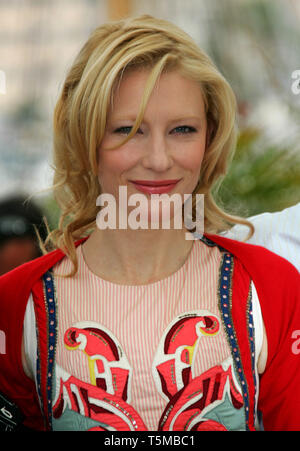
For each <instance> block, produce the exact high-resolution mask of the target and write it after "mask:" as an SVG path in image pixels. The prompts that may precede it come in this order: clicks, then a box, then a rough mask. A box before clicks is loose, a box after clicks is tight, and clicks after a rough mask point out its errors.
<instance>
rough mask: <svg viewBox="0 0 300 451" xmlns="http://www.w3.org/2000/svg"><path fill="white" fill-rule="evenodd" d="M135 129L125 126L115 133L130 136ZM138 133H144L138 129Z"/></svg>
mask: <svg viewBox="0 0 300 451" xmlns="http://www.w3.org/2000/svg"><path fill="white" fill-rule="evenodd" d="M132 128H133V127H131V126H124V127H119V128H117V129H116V130H115V131H114V133H119V134H121V135H129V133H130V132H131V130H132ZM136 133H142V131H141V129H138V130H137V132H136Z"/></svg>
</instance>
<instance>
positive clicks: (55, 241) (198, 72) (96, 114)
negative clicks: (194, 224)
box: [40, 15, 253, 277]
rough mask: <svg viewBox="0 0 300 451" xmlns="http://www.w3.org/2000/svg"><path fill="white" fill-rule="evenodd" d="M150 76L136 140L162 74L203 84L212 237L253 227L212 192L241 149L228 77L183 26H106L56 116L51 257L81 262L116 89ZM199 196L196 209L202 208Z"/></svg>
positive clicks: (201, 186)
mask: <svg viewBox="0 0 300 451" xmlns="http://www.w3.org/2000/svg"><path fill="white" fill-rule="evenodd" d="M141 68H142V69H149V72H150V75H149V78H148V81H147V83H146V87H145V91H144V96H143V99H142V102H141V105H140V111H139V114H138V117H137V119H136V123H135V125H134V127H133V129H132V131H131V133H130V134H129V135H128V136H127V137H126V139H125V140H124V141H123V142H122V143H121V144H120V145H122V144H123V143H124V142H126V141H127V140H129V139H131V137H132V136H133V135H134V134H135V133H136V131H137V130H138V128H139V125H140V123H141V121H142V118H143V114H144V111H145V108H146V105H147V101H148V99H149V97H150V95H151V92H152V89H153V88H154V86H155V83H156V82H157V80H158V78H159V76H160V75H161V73H162V72H166V71H171V70H172V71H173V70H176V71H178V72H180V74H181V75H183V76H185V77H187V78H188V79H191V80H194V81H197V82H198V83H199V86H200V88H201V90H202V93H203V98H204V103H205V108H206V117H207V125H208V130H209V139H208V142H207V147H206V151H205V155H204V159H203V163H202V167H201V174H200V178H199V181H198V184H197V186H196V188H195V190H194V192H193V194H196V193H202V194H204V195H205V203H204V205H205V211H204V227H205V232H208V233H219V232H221V231H224V230H226V229H228V228H229V227H231V226H232V225H233V224H236V223H240V224H245V225H247V226H248V227H249V229H250V234H251V233H253V226H252V224H251V223H249V222H248V221H247V220H245V219H242V218H239V217H237V216H232V215H230V214H227V213H226V212H225V211H223V210H222V209H221V208H220V207H219V206H218V205H217V204H216V202H215V200H214V196H213V194H212V192H213V189H215V188H216V186H217V184H219V183H220V181H221V180H222V177H224V176H225V174H226V172H227V167H228V164H229V163H230V161H231V158H232V155H233V152H234V149H235V146H236V137H237V129H236V99H235V95H234V93H233V91H232V89H231V87H230V85H229V84H228V82H227V81H226V80H225V78H224V77H223V75H222V74H221V73H220V72H219V71H218V70H217V68H216V67H215V65H214V64H213V62H212V61H211V59H210V58H209V57H208V56H207V55H206V54H205V53H204V52H203V51H202V50H201V49H200V48H199V47H198V46H197V45H196V43H195V42H194V41H193V40H192V38H191V37H190V36H189V35H188V34H186V33H185V32H184V31H183V30H181V29H180V28H178V27H177V26H176V25H174V24H172V23H170V22H168V21H165V20H161V19H157V18H154V17H152V16H149V15H143V16H140V17H136V18H129V19H125V20H121V21H116V22H111V23H107V24H105V25H102V26H100V27H98V28H96V29H95V30H94V31H93V32H92V34H91V35H90V37H89V39H88V41H87V42H86V43H85V44H84V46H83V47H82V49H81V50H80V52H79V54H78V56H77V57H76V58H75V61H74V63H73V65H72V67H71V68H70V70H69V72H68V74H67V76H66V79H65V82H64V85H63V87H62V91H61V94H60V96H59V99H58V101H57V104H56V107H55V110H54V120H53V128H54V138H53V139H54V142H53V168H54V180H53V187H52V190H53V195H54V198H55V200H56V201H57V203H58V205H59V207H60V210H61V215H60V220H59V224H58V227H57V228H56V229H55V230H53V231H51V232H50V230H49V234H48V236H47V238H46V240H45V242H43V243H40V244H41V247H42V250H43V252H44V253H47V252H49V251H50V250H53V249H55V248H60V249H62V250H63V251H64V252H65V253H66V254H67V255H68V256H69V258H70V259H71V261H72V263H73V271H72V272H71V273H70V274H69V275H68V277H71V276H73V275H75V274H76V272H77V269H78V262H77V256H76V250H75V244H74V242H75V241H76V240H78V239H79V238H82V237H84V236H87V235H89V233H90V232H91V231H92V230H93V229H94V228H95V226H96V216H97V213H98V212H99V207H97V206H96V199H97V197H98V196H99V194H101V187H100V185H99V181H98V161H97V149H99V146H100V145H101V141H102V139H103V136H104V132H105V128H106V121H107V116H108V111H109V108H110V105H111V102H112V98H113V94H114V91H115V89H116V88H117V86H118V83H120V81H121V78H122V76H123V75H124V73H125V72H126V73H127V71H129V70H130V71H132V70H138V69H141ZM195 197H196V196H193V204H192V205H193V208H195Z"/></svg>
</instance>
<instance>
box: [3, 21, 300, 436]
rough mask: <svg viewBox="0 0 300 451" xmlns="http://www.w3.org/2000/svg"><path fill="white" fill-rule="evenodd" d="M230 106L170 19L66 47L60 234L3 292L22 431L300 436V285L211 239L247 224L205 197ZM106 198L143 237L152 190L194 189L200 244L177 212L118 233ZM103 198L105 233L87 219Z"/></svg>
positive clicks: (224, 153) (6, 373)
mask: <svg viewBox="0 0 300 451" xmlns="http://www.w3.org/2000/svg"><path fill="white" fill-rule="evenodd" d="M235 107H236V105H235V98H234V95H233V93H232V90H231V88H230V86H229V85H228V83H227V82H226V81H225V79H224V78H223V77H222V75H221V74H220V73H219V72H218V70H217V69H216V68H215V66H214V65H213V63H212V62H211V61H210V59H209V58H208V57H207V56H206V55H205V54H204V53H203V52H202V51H201V50H200V49H199V48H198V47H197V46H196V45H195V43H194V42H193V41H192V40H191V38H190V37H189V36H188V35H186V34H185V33H184V32H183V31H181V30H180V29H178V28H177V27H176V26H174V25H172V24H170V23H168V22H166V21H163V20H157V19H155V18H152V17H150V16H142V17H139V18H135V19H130V20H126V21H121V22H116V23H111V24H107V25H104V26H102V27H99V28H98V29H96V30H95V31H94V33H92V35H91V37H90V38H89V40H88V41H87V43H86V44H85V45H84V47H83V48H82V50H81V51H80V53H79V55H78V57H77V58H76V60H75V62H74V64H73V66H72V67H71V69H70V71H69V73H68V75H67V78H66V81H65V84H64V86H63V89H62V93H61V96H60V98H59V100H58V103H57V106H56V109H55V114H54V167H55V179H54V193H55V196H56V199H57V201H58V203H59V205H60V206H61V210H62V214H61V218H60V223H59V226H58V228H57V230H54V231H53V232H51V233H50V234H49V236H48V239H47V240H46V243H45V245H44V251H45V255H44V256H43V257H41V258H40V259H38V261H37V262H35V263H33V262H31V263H28V264H26V265H23V266H21V267H20V268H18V269H17V270H15V271H13V272H11V273H9V274H8V275H6V276H4V277H3V278H2V279H1V284H0V293H1V320H0V321H1V323H0V329H1V330H3V331H4V332H5V336H6V346H7V352H6V354H4V355H1V378H0V391H2V392H3V393H4V394H5V395H6V396H7V397H8V398H10V399H11V400H12V401H13V402H14V403H15V404H16V405H17V406H18V407H19V408H20V410H21V412H22V413H23V415H24V416H25V420H24V424H25V425H26V426H28V427H31V428H35V429H43V428H45V429H50V430H51V429H53V430H61V429H63V430H65V429H76V430H135V431H140V430H255V429H257V428H258V427H259V425H258V423H259V418H258V410H259V411H261V412H262V416H263V427H264V428H265V429H295V428H297V426H299V425H300V414H299V411H300V409H299V407H300V406H299V403H300V390H299V387H298V385H299V384H298V383H297V380H296V378H297V375H298V374H299V373H298V371H299V369H300V363H299V358H298V357H297V353H296V352H293V349H294V351H295V350H296V346H295V343H293V341H292V334H293V333H294V332H295V331H296V330H297V328H299V318H300V317H299V316H298V315H299V309H300V307H299V306H300V302H297V301H299V275H298V273H297V271H296V270H295V269H294V268H293V267H292V266H291V265H289V264H288V263H287V262H286V261H284V260H283V259H281V258H280V257H277V256H275V255H273V254H272V253H270V252H268V251H266V250H264V249H263V248H259V247H256V246H251V245H248V244H244V243H238V242H235V241H233V240H229V239H226V238H220V237H218V236H216V235H212V234H211V233H216V232H219V231H221V230H224V229H225V228H226V227H228V225H229V224H233V223H238V222H239V223H243V222H245V221H243V220H242V219H238V218H235V217H231V216H229V215H227V214H225V213H224V212H223V211H222V210H221V209H220V208H218V207H217V205H216V204H215V202H214V200H213V197H212V194H211V191H212V188H213V186H215V184H216V183H217V182H218V180H219V179H220V177H221V176H223V175H224V174H225V173H226V168H227V164H228V161H229V160H230V156H231V154H232V150H233V148H234V143H235V133H236V131H235V111H236V109H235ZM120 187H123V188H126V190H127V191H126V192H127V198H126V200H127V199H129V198H130V197H131V196H136V195H137V194H139V195H142V196H143V197H142V200H141V198H140V200H141V208H140V209H139V215H140V217H142V218H143V221H142V224H143V225H145V223H146V225H149V223H150V218H152V214H153V215H154V214H156V218H158V219H159V220H162V219H163V215H164V211H163V210H162V209H161V207H160V206H157V204H156V205H154V203H153V202H152V200H153V198H151V194H153V193H154V194H155V193H156V194H161V193H165V194H168V195H169V196H171V195H174V194H177V195H180V197H181V199H182V197H183V196H184V194H191V193H192V195H193V196H192V197H193V212H194V216H195V211H196V200H195V195H196V194H197V193H203V194H204V195H205V211H204V229H205V234H204V236H202V237H201V234H200V236H199V235H197V234H192V232H190V231H189V232H188V235H189V238H192V239H187V237H186V234H187V228H186V227H185V225H184V226H182V227H181V228H176V227H175V226H174V221H175V218H176V217H178V205H177V207H176V206H172V208H170V215H169V216H170V218H169V219H171V220H172V221H173V223H172V224H173V225H172V226H170V227H167V228H163V227H157V223H156V225H155V226H154V227H148V228H145V227H141V228H135V227H128V226H126V225H125V226H124V223H123V222H122V221H121V222H120V220H121V219H122V220H124V215H125V219H126V218H127V219H129V216H130V215H132V214H134V210H133V209H132V208H131V207H132V206H134V204H133V203H128V205H127V206H126V208H127V207H128V210H124V209H125V207H124V204H122V199H123V198H122V196H121V194H120ZM102 194H105V195H107V196H111V197H107V198H106V199H114V200H115V205H116V207H117V208H116V218H115V219H116V221H113V225H114V227H107V228H105V227H103V224H104V222H105V221H104V219H105V218H104V217H103V216H101V217H99V213H100V214H101V211H102V212H103V210H104V208H103V207H104V205H103V202H102V201H100V200H99V196H100V195H102ZM132 199H133V200H135V199H136V197H133V198H132ZM99 206H102V209H100V212H99ZM184 207H185V204H184V203H183V202H182V203H181V205H180V208H179V212H180V215H181V214H182V215H183V214H184ZM110 212H111V209H108V213H110ZM128 213H129V214H128ZM126 214H127V217H126ZM172 221H171V222H172ZM136 222H138V220H137V218H136ZM115 224H118V226H116V227H115ZM120 224H121V225H120ZM197 238H199V239H197ZM50 246H53V247H54V248H57V249H55V250H52V251H51V252H49V250H50ZM275 282H276V283H275ZM12 299H13V303H12V302H11V300H12ZM36 332H37V333H36ZM294 338H297V337H296V336H295V335H294ZM293 344H294V347H292V345H293Z"/></svg>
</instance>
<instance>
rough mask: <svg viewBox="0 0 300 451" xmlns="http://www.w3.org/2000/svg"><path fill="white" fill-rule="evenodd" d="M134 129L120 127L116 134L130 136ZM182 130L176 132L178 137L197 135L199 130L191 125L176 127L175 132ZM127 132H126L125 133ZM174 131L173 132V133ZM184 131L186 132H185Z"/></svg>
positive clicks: (138, 131)
mask: <svg viewBox="0 0 300 451" xmlns="http://www.w3.org/2000/svg"><path fill="white" fill-rule="evenodd" d="M131 129H132V127H130V126H127V127H119V128H117V129H116V130H115V131H114V133H121V134H126V135H129V133H130V131H131ZM178 129H181V131H180V132H175V133H176V134H178V135H187V134H189V133H195V132H197V130H196V129H195V127H191V126H189V125H180V126H179V127H175V128H174V129H173V130H178ZM125 130H126V131H125ZM173 130H172V131H173ZM183 130H184V131H183ZM137 133H142V131H141V129H138V130H137Z"/></svg>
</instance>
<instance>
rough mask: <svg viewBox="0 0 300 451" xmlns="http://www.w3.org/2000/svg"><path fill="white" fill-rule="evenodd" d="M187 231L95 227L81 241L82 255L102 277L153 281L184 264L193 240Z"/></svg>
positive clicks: (134, 282)
mask: <svg viewBox="0 0 300 451" xmlns="http://www.w3.org/2000/svg"><path fill="white" fill-rule="evenodd" d="M186 234H188V235H190V234H189V233H188V232H187V230H186V229H175V230H143V229H139V230H131V229H126V230H110V229H106V230H99V229H95V230H94V231H93V233H92V234H91V235H90V237H89V238H88V239H87V240H86V242H85V243H84V244H83V247H82V249H83V256H84V259H85V262H86V263H87V265H88V267H89V268H90V270H91V271H92V272H94V273H95V274H96V275H98V276H100V277H102V278H103V279H106V280H109V281H111V282H115V283H119V284H125V285H140V284H147V283H153V282H156V281H158V280H161V279H163V278H165V277H168V276H169V275H171V274H172V273H174V272H175V271H177V270H178V269H179V268H180V267H181V266H182V265H183V264H184V262H185V261H186V259H187V257H188V255H189V253H190V252H191V249H192V246H193V242H194V241H193V240H188V239H186Z"/></svg>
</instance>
